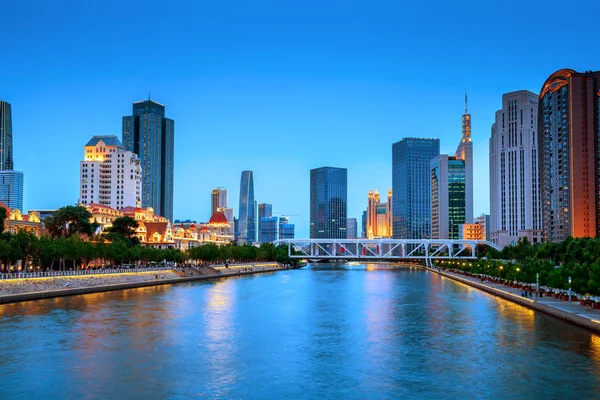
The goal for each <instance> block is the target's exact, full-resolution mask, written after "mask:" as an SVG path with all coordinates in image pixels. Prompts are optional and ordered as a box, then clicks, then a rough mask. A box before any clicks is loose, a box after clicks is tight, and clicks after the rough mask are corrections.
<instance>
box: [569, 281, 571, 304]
mask: <svg viewBox="0 0 600 400" xmlns="http://www.w3.org/2000/svg"><path fill="white" fill-rule="evenodd" d="M570 302H571V277H570V276H569V303H570Z"/></svg>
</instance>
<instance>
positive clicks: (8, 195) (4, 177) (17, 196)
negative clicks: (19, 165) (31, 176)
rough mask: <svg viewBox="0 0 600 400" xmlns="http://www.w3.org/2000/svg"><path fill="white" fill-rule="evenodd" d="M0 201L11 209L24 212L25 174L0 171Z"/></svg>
mask: <svg viewBox="0 0 600 400" xmlns="http://www.w3.org/2000/svg"><path fill="white" fill-rule="evenodd" d="M0 201H1V202H2V203H4V204H6V205H7V206H8V207H9V208H10V209H12V210H14V209H15V208H18V209H19V211H21V212H23V173H22V172H18V171H0Z"/></svg>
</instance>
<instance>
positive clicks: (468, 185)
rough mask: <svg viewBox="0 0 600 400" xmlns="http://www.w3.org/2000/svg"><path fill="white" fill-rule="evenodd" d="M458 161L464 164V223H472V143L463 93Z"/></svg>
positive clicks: (467, 106)
mask: <svg viewBox="0 0 600 400" xmlns="http://www.w3.org/2000/svg"><path fill="white" fill-rule="evenodd" d="M454 156H455V157H456V158H458V159H459V160H463V161H464V162H465V222H466V223H468V224H470V223H472V222H473V142H471V114H469V103H468V98H467V92H466V91H465V113H464V114H463V116H462V136H461V139H460V143H459V144H458V148H457V149H456V153H455V154H454Z"/></svg>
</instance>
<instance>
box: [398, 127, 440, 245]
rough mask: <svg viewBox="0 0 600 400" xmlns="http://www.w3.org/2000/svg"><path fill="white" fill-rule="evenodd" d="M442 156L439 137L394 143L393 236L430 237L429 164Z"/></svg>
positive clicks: (399, 237) (404, 237)
mask: <svg viewBox="0 0 600 400" xmlns="http://www.w3.org/2000/svg"><path fill="white" fill-rule="evenodd" d="M439 155H440V140H439V139H418V138H404V139H402V140H400V141H399V142H396V143H394V144H393V145H392V190H393V193H394V197H393V200H392V234H393V237H394V238H396V239H423V238H431V165H430V163H431V159H433V158H434V157H437V156H439Z"/></svg>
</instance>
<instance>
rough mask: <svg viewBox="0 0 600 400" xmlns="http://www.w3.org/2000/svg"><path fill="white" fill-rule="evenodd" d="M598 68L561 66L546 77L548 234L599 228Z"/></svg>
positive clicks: (542, 125)
mask: <svg viewBox="0 0 600 400" xmlns="http://www.w3.org/2000/svg"><path fill="white" fill-rule="evenodd" d="M599 92H600V71H595V72H592V71H587V72H584V73H579V72H576V71H573V70H571V69H562V70H559V71H557V72H555V73H553V74H552V75H550V77H549V78H548V79H547V80H546V82H544V85H543V86H542V89H541V91H540V97H539V104H538V131H537V134H538V145H539V149H540V151H539V159H538V165H539V174H540V197H541V203H542V229H543V232H544V239H545V240H549V241H551V242H561V241H563V240H565V239H566V238H567V237H569V236H572V237H585V236H589V237H596V236H598V233H599V232H600V227H599V226H598V225H599V223H600V210H599V207H600V201H599V196H598V190H599V189H600V181H599V180H600V173H599V168H598V163H599V162H600V153H599V151H598V143H599V141H600V124H599V123H598V121H599V120H600V102H599V97H598V93H599Z"/></svg>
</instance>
